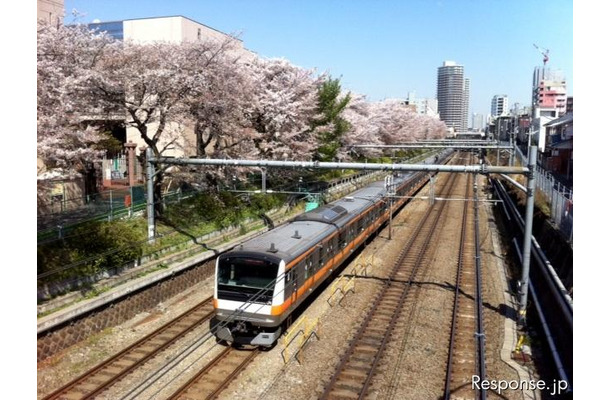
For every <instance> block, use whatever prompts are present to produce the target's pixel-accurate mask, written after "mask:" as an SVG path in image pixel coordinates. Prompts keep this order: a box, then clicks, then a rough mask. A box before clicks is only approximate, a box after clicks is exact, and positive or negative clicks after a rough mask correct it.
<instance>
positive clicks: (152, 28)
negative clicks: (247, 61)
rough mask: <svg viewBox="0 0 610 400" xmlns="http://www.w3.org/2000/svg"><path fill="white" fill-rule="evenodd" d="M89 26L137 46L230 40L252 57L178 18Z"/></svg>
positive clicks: (213, 33)
mask: <svg viewBox="0 0 610 400" xmlns="http://www.w3.org/2000/svg"><path fill="white" fill-rule="evenodd" d="M88 26H89V28H91V29H97V30H100V31H105V32H107V33H108V34H109V35H111V36H112V37H114V38H115V39H118V40H124V41H133V42H137V43H154V42H170V43H182V42H187V41H198V40H218V41H221V40H224V39H227V38H229V37H230V38H232V39H235V40H236V41H237V43H239V45H240V47H241V49H242V50H243V51H244V52H245V53H246V54H253V53H252V52H250V51H249V50H246V49H245V48H244V47H243V42H242V41H241V40H239V39H237V38H235V37H233V36H231V35H228V34H226V33H224V32H221V31H219V30H217V29H214V28H211V27H209V26H207V25H204V24H202V23H199V22H197V21H194V20H192V19H190V18H186V17H184V16H181V15H174V16H166V17H153V18H139V19H126V20H122V21H110V22H94V23H90V24H88Z"/></svg>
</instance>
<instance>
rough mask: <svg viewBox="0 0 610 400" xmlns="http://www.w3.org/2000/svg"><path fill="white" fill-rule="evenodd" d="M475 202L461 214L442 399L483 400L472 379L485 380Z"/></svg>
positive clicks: (469, 193) (470, 191)
mask: <svg viewBox="0 0 610 400" xmlns="http://www.w3.org/2000/svg"><path fill="white" fill-rule="evenodd" d="M473 197H474V196H473V188H472V176H470V175H469V176H468V182H467V184H466V194H465V198H467V199H468V198H473ZM474 213H475V207H474V202H470V201H466V202H465V203H464V208H463V213H462V224H461V226H462V229H461V233H460V246H459V249H460V250H459V255H458V260H457V268H456V282H455V290H454V302H453V315H452V320H451V329H450V331H451V332H450V335H449V353H448V358H447V369H446V375H445V390H444V394H443V398H444V399H445V400H449V399H452V398H457V399H477V398H484V396H485V392H484V391H481V392H480V393H479V392H477V391H476V390H475V389H474V388H473V387H472V384H471V382H472V377H473V376H475V375H477V376H479V377H482V375H483V376H484V365H482V364H484V357H483V356H482V355H481V357H480V358H479V355H480V354H479V347H478V340H477V339H478V336H479V335H480V332H481V331H482V321H480V319H481V318H482V314H481V313H480V309H479V305H478V304H479V301H480V299H481V292H480V284H479V276H480V271H479V269H478V266H479V265H478V263H477V257H478V250H477V249H478V243H477V237H476V230H475V215H474Z"/></svg>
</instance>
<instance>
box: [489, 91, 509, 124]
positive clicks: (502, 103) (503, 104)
mask: <svg viewBox="0 0 610 400" xmlns="http://www.w3.org/2000/svg"><path fill="white" fill-rule="evenodd" d="M508 112H509V110H508V96H507V95H505V94H497V95H495V96H494V97H493V98H492V99H491V116H492V117H494V118H495V117H499V116H502V115H508Z"/></svg>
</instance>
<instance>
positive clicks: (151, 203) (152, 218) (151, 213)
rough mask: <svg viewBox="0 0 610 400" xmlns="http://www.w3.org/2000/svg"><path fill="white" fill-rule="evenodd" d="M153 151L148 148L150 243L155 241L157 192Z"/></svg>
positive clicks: (147, 178)
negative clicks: (154, 180)
mask: <svg viewBox="0 0 610 400" xmlns="http://www.w3.org/2000/svg"><path fill="white" fill-rule="evenodd" d="M152 158H153V152H152V149H151V148H150V147H149V148H147V149H146V213H147V214H148V243H154V241H155V235H156V232H155V193H154V190H155V189H154V185H153V178H154V176H155V167H154V165H153V161H152Z"/></svg>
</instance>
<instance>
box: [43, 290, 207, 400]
mask: <svg viewBox="0 0 610 400" xmlns="http://www.w3.org/2000/svg"><path fill="white" fill-rule="evenodd" d="M213 312H214V309H213V305H212V297H209V298H207V299H205V300H203V301H202V302H201V303H199V304H197V305H196V306H194V307H193V308H191V309H190V310H188V311H186V312H184V313H183V314H181V315H179V316H178V317H176V318H175V319H173V320H172V321H170V322H168V323H167V324H165V325H163V326H162V327H160V328H159V329H157V330H155V331H154V332H152V333H151V334H149V335H147V336H146V337H144V338H142V339H140V340H139V341H137V342H136V343H134V344H132V345H131V346H129V347H127V348H126V349H124V350H122V351H121V352H119V353H117V354H115V355H114V356H112V357H111V358H109V359H107V360H105V361H103V362H102V363H100V364H99V365H97V366H95V367H94V368H92V369H90V370H89V371H87V372H85V373H84V374H82V375H81V376H79V377H78V378H76V379H74V380H73V381H71V382H69V383H68V384H66V385H64V386H62V387H60V388H59V389H57V390H55V391H54V392H53V393H51V394H49V395H47V396H46V397H44V400H52V399H70V400H75V399H92V398H95V397H96V396H97V395H99V394H100V393H102V392H104V391H105V390H107V389H108V388H110V387H111V386H112V385H114V384H115V383H117V382H118V381H120V380H121V379H123V378H124V377H125V376H126V375H128V374H130V373H131V372H133V371H135V370H136V369H137V368H138V367H140V366H141V365H143V364H144V363H145V362H146V361H148V360H150V359H151V358H153V357H154V356H156V355H157V354H159V353H160V352H161V351H163V350H165V349H166V348H167V347H169V346H170V345H172V344H173V343H175V342H176V341H178V340H179V339H180V338H182V337H184V336H185V335H186V334H187V333H189V332H191V331H192V330H193V329H195V328H197V327H200V326H201V325H202V324H204V323H205V322H206V321H208V320H209V319H210V318H211V317H212V315H213Z"/></svg>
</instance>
